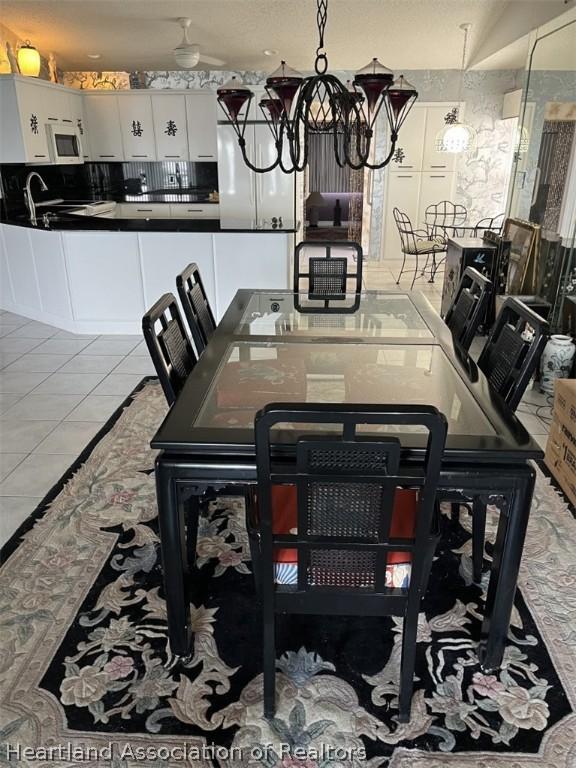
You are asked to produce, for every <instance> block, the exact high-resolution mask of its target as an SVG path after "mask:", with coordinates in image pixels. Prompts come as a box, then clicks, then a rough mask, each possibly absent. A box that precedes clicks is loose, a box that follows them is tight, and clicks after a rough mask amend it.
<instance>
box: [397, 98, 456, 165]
mask: <svg viewBox="0 0 576 768" xmlns="http://www.w3.org/2000/svg"><path fill="white" fill-rule="evenodd" d="M450 109H451V106H450V105H446V104H442V105H441V106H438V107H427V108H426V131H425V134H424V159H423V164H422V170H423V171H445V172H450V171H453V170H454V166H455V162H456V160H455V159H456V157H457V155H454V154H452V153H450V152H438V150H437V149H436V140H437V138H438V134H439V133H440V131H441V130H442V129H443V128H445V127H446V122H445V117H446V115H447V114H448V112H450ZM400 134H402V129H400Z"/></svg>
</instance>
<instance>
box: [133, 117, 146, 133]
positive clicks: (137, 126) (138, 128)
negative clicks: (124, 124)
mask: <svg viewBox="0 0 576 768" xmlns="http://www.w3.org/2000/svg"><path fill="white" fill-rule="evenodd" d="M143 133H144V130H143V129H142V123H141V122H140V120H132V136H142V134H143Z"/></svg>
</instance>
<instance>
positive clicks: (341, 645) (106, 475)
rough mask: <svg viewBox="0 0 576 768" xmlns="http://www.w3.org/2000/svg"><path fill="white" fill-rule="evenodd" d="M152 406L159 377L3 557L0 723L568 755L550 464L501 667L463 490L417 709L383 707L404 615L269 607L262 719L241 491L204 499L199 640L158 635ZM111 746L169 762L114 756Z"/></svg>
mask: <svg viewBox="0 0 576 768" xmlns="http://www.w3.org/2000/svg"><path fill="white" fill-rule="evenodd" d="M164 407H165V406H164V403H163V400H162V396H161V392H160V390H159V388H158V387H157V386H156V385H154V384H148V385H146V386H145V387H144V388H143V390H142V391H141V392H139V393H138V394H136V396H135V399H134V402H133V403H132V404H131V405H130V406H129V407H128V408H127V409H126V410H125V411H124V413H123V414H122V416H121V417H120V419H119V421H118V422H117V423H116V424H115V426H114V427H113V428H112V429H111V431H110V432H109V433H108V434H107V435H106V436H105V437H104V438H103V439H102V440H101V441H100V443H99V444H98V445H97V446H96V447H95V449H94V451H93V452H92V454H91V456H90V457H89V458H88V459H87V460H86V461H85V462H84V464H82V466H81V467H79V468H78V469H77V470H76V472H75V474H74V475H73V477H72V478H71V479H69V480H68V482H67V484H66V485H65V486H64V488H63V489H62V491H61V492H60V494H59V495H58V496H57V497H56V498H55V499H54V501H53V502H52V503H51V504H50V505H49V508H48V509H47V510H46V511H45V513H44V514H43V515H42V516H41V517H40V518H39V519H38V520H37V521H36V523H35V525H34V526H33V527H32V528H31V530H29V531H28V532H27V533H26V534H25V535H24V536H23V538H22V541H21V543H20V545H19V546H18V547H17V548H16V549H15V551H14V552H13V553H12V554H11V555H10V557H9V559H8V560H7V561H6V563H5V564H4V566H3V568H2V571H1V572H0V586H1V590H0V633H1V634H0V637H1V643H0V689H1V691H2V698H1V702H2V704H1V708H0V733H1V734H2V739H0V741H5V742H7V743H13V742H14V741H18V742H20V743H23V744H35V745H42V744H45V743H48V741H50V740H51V741H52V742H54V740H56V741H60V742H62V741H65V740H78V741H82V742H84V743H85V742H86V741H87V740H88V741H89V742H90V743H94V744H107V743H109V742H110V741H111V740H115V741H116V742H118V741H122V742H127V741H128V742H131V741H132V740H136V741H137V742H138V743H142V744H144V745H146V744H150V745H157V744H159V743H161V744H178V743H181V741H182V739H183V738H185V739H186V742H187V743H188V742H189V743H192V744H197V745H199V744H211V745H219V746H225V747H228V748H232V749H233V750H237V752H236V754H241V755H242V756H243V758H242V765H247V766H248V765H259V766H268V767H269V768H273V767H274V766H278V768H317V767H318V768H320V767H322V768H324V766H326V767H328V766H339V765H346V766H356V765H358V766H360V765H362V766H366V765H368V766H380V765H382V766H386V768H394V767H396V766H404V765H406V766H407V765H417V766H418V768H420V767H421V766H422V767H424V766H436V765H438V766H440V765H441V766H447V767H449V766H452V765H454V766H468V765H470V766H472V765H474V766H478V756H479V755H482V756H483V758H484V759H485V761H486V764H487V765H490V766H491V768H492V766H494V767H495V768H500V766H504V765H509V764H510V763H509V760H510V759H511V758H512V757H513V758H514V761H515V765H518V766H521V768H525V767H526V768H527V767H528V766H533V765H534V766H536V765H538V766H540V765H542V766H549V768H552V766H554V768H572V766H573V765H575V764H576V747H575V746H574V745H575V744H576V717H575V714H574V709H575V707H574V700H575V698H576V691H575V686H576V681H575V677H576V676H575V675H574V674H573V672H574V668H575V655H576V654H575V647H576V635H575V634H574V631H573V626H574V621H575V619H576V591H575V590H574V589H573V587H574V556H573V554H572V553H573V549H572V547H571V546H570V543H571V542H570V537H572V541H573V540H574V533H575V530H576V525H575V522H574V520H573V519H572V518H571V517H570V515H569V513H568V512H567V510H566V508H565V505H564V504H563V502H562V501H561V499H560V498H559V497H558V496H557V495H556V494H555V493H554V492H553V491H552V489H551V488H550V487H549V485H548V483H547V481H546V480H545V479H544V478H543V476H542V475H539V477H538V483H537V492H536V496H535V499H534V509H533V514H532V520H531V525H530V530H529V535H528V539H527V543H526V549H525V553H526V554H525V557H524V565H523V568H522V574H521V583H520V586H521V590H520V593H519V594H518V595H517V599H516V605H515V610H514V614H513V620H512V626H511V628H510V632H509V640H508V645H507V649H506V653H505V657H504V663H503V665H502V668H501V669H500V670H499V671H498V672H497V673H494V674H492V675H486V674H483V673H482V671H481V669H480V666H479V664H478V659H477V655H476V649H477V644H478V639H479V628H480V622H481V618H482V610H483V601H484V598H485V590H486V587H487V574H485V577H484V578H483V581H482V584H481V585H475V584H473V583H472V579H471V539H470V533H471V518H470V516H469V515H468V513H467V511H466V508H465V507H461V510H460V521H459V522H453V521H452V520H451V518H450V516H449V515H444V516H443V518H442V525H443V537H442V545H441V547H440V549H439V552H438V557H437V558H436V561H435V564H434V567H433V571H432V577H431V584H430V590H429V596H428V597H427V599H426V601H425V603H424V610H423V612H422V613H421V615H420V623H419V630H418V656H417V664H416V676H417V678H416V682H415V694H414V699H413V704H412V717H411V721H410V723H406V724H399V723H398V722H397V720H396V717H395V715H396V712H397V705H398V702H397V696H398V679H399V669H400V647H401V645H400V643H401V625H400V623H399V622H398V621H397V620H395V619H394V620H393V619H374V618H361V617H353V618H345V617H311V616H305V617H298V616H287V617H279V618H278V630H277V635H278V654H277V712H276V717H275V718H274V720H272V721H270V722H268V721H266V720H265V719H264V718H263V717H262V707H263V694H262V676H261V644H260V630H259V611H258V603H257V600H256V596H255V592H254V585H253V579H252V575H251V568H250V556H249V548H248V541H247V536H246V532H245V526H244V506H243V501H242V500H241V499H238V498H230V499H222V498H221V499H219V500H218V501H217V502H212V503H211V504H210V505H209V508H208V509H207V510H205V511H204V513H203V515H202V517H201V521H200V526H199V542H198V548H197V552H198V559H197V572H196V574H195V576H194V578H195V584H194V593H195V595H196V596H197V598H195V605H193V606H192V608H191V618H192V626H193V630H194V644H193V650H192V653H191V656H190V657H188V658H186V659H179V658H176V657H174V656H173V655H172V654H171V652H170V648H169V645H168V643H167V637H166V631H167V627H166V611H165V603H164V599H163V587H162V580H161V568H160V550H159V537H158V529H157V521H156V502H155V488H154V478H153V475H152V474H151V473H150V467H151V466H152V465H153V453H152V451H150V449H149V448H148V447H147V446H148V443H149V439H150V436H151V435H152V434H153V432H154V429H155V426H156V425H157V424H158V423H159V422H160V420H161V418H162V414H163V412H164ZM492 513H493V514H492V515H489V524H488V531H487V534H488V537H490V535H491V534H493V533H494V531H495V521H496V515H495V514H494V513H495V510H492ZM489 551H490V548H489V547H488V552H489ZM486 557H487V560H489V556H488V555H486ZM5 754H6V753H4V755H5ZM343 755H346V756H347V757H346V758H344V757H343ZM2 762H3V753H2V749H1V747H0V763H2ZM4 762H6V760H4ZM101 764H102V765H103V763H99V765H101ZM109 764H110V765H111V766H113V768H131V766H132V765H147V766H148V765H149V766H152V765H154V766H155V765H163V766H165V765H171V764H172V762H171V761H170V759H168V760H161V761H160V762H158V761H154V760H148V761H144V762H143V761H141V760H139V761H136V762H133V763H132V762H131V760H130V759H129V758H126V759H125V758H123V757H122V758H121V757H119V756H118V755H117V756H116V757H114V758H113V759H112V761H111V762H110V763H109ZM174 764H179V765H182V764H188V763H186V762H184V763H182V762H181V761H179V762H178V763H174ZM190 764H193V765H200V764H202V765H204V764H206V765H213V766H214V768H216V766H218V765H220V766H224V765H226V764H227V762H226V760H225V759H219V760H214V761H210V760H208V761H207V762H206V761H205V762H204V763H202V762H198V761H192V762H191V763H190ZM228 764H229V765H230V768H232V766H233V765H238V762H237V761H236V762H234V760H230V761H229V763H228Z"/></svg>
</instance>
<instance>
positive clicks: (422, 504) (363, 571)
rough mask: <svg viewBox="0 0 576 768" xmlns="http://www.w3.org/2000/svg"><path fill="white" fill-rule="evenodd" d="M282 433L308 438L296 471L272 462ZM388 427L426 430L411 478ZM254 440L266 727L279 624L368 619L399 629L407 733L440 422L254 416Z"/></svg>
mask: <svg viewBox="0 0 576 768" xmlns="http://www.w3.org/2000/svg"><path fill="white" fill-rule="evenodd" d="M280 423H283V424H289V423H297V424H299V425H308V426H309V427H310V429H309V430H308V433H307V434H306V435H305V436H302V437H301V438H300V439H299V440H298V441H297V444H296V456H295V461H294V462H287V461H284V462H282V463H280V462H277V461H274V460H273V458H272V452H271V447H272V443H273V441H274V439H273V437H272V435H271V432H272V430H275V428H277V426H278V424H280ZM366 425H368V426H370V425H372V426H374V427H375V428H376V429H377V430H378V433H379V434H378V436H377V437H376V436H368V435H367V434H366V432H364V431H362V430H363V428H365V426H366ZM386 426H390V427H391V429H392V430H394V429H397V428H398V426H400V427H408V428H414V427H423V428H424V429H425V430H426V431H427V434H428V439H427V445H426V450H425V455H424V457H423V461H422V463H421V464H419V465H417V464H412V465H411V466H410V469H409V470H408V468H407V467H406V465H405V463H404V462H403V457H402V454H401V446H400V440H399V439H398V438H397V437H394V435H393V433H389V434H386V433H382V430H383V429H386ZM334 427H336V431H331V430H333V429H334ZM299 429H301V427H299ZM318 430H320V431H318ZM275 431H276V430H275ZM276 434H277V433H276ZM372 435H374V433H372ZM255 436H256V465H257V475H258V492H257V495H258V501H257V505H254V506H253V507H252V508H251V509H249V510H248V514H247V527H248V530H249V536H250V542H251V549H252V557H253V562H254V574H255V578H256V583H257V587H258V590H259V593H260V595H261V600H262V610H263V670H264V714H265V717H267V718H272V717H273V716H274V712H275V667H276V644H275V615H276V613H301V614H302V613H310V614H328V615H360V616H365V615H372V616H399V617H402V618H403V634H402V661H401V671H400V693H399V720H400V721H401V722H407V721H408V720H409V719H410V707H411V700H412V690H413V677H414V665H415V653H416V630H417V624H418V612H419V609H420V603H421V598H422V596H423V595H424V593H425V591H426V587H427V583H428V576H429V573H430V568H431V564H432V559H433V555H434V551H435V549H436V544H437V541H438V535H439V534H438V528H437V523H438V516H437V504H436V489H437V484H438V478H439V473H440V464H441V458H442V452H443V449H444V442H445V438H446V419H445V417H444V416H443V414H441V413H439V411H437V410H436V409H435V408H433V407H429V406H415V405H393V406H392V405H334V404H298V403H289V404H286V403H284V404H283V403H276V404H269V405H267V406H266V407H265V408H263V409H262V410H261V411H259V412H258V414H257V415H256V420H255Z"/></svg>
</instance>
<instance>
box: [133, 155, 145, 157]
mask: <svg viewBox="0 0 576 768" xmlns="http://www.w3.org/2000/svg"><path fill="white" fill-rule="evenodd" d="M130 157H148V155H130Z"/></svg>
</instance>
